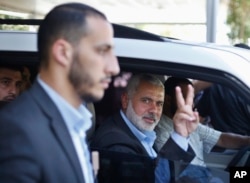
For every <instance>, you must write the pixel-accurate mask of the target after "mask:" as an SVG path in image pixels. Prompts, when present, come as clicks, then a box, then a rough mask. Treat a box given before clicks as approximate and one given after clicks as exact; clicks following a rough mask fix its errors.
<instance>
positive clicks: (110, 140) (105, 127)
mask: <svg viewBox="0 0 250 183" xmlns="http://www.w3.org/2000/svg"><path fill="white" fill-rule="evenodd" d="M91 148H93V149H108V150H111V151H117V152H123V153H128V154H136V155H142V156H144V157H145V156H148V157H149V155H148V153H147V151H146V150H145V148H144V146H143V145H142V144H141V142H140V141H139V140H138V139H137V138H136V136H135V135H134V134H133V133H132V132H131V130H130V129H129V127H128V126H127V125H126V123H125V121H124V120H123V119H122V117H121V115H120V113H117V114H115V115H113V116H112V117H110V118H109V119H108V120H106V121H104V122H103V123H102V124H101V125H100V127H99V128H98V129H97V131H96V133H95V136H94V137H93V140H92V143H91ZM158 155H159V156H158V157H161V158H165V159H169V160H178V161H183V162H190V161H191V160H192V159H193V158H194V151H193V150H192V149H191V148H189V150H188V152H185V151H184V150H182V149H181V148H180V147H179V146H178V145H177V144H176V143H175V142H174V141H173V140H172V139H171V138H170V139H169V140H168V141H167V142H166V144H165V145H164V146H163V148H162V149H161V150H160V152H158ZM149 158H150V157H149ZM112 159H113V157H111V161H112ZM120 159H121V161H123V160H122V157H120ZM150 159H151V158H150ZM115 161H117V159H115ZM144 161H145V159H144V160H143V161H142V164H144ZM145 162H146V161H145ZM123 164H126V162H125V163H123ZM101 166H102V165H101ZM145 166H147V165H146V164H145ZM145 166H141V167H145ZM170 166H172V165H170ZM118 168H119V167H118ZM151 171H152V172H151V173H150V172H149V174H151V175H152V174H153V172H154V171H155V166H154V167H153V168H152V170H151ZM170 173H171V174H172V176H174V172H170ZM117 179H118V178H117ZM104 182H105V181H104ZM149 182H150V181H149ZM151 182H154V181H151Z"/></svg>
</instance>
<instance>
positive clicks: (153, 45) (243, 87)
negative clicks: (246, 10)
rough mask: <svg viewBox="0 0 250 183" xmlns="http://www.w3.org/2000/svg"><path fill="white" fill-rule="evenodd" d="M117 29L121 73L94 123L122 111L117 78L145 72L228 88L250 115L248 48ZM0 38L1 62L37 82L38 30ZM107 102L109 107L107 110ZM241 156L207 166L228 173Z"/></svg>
mask: <svg viewBox="0 0 250 183" xmlns="http://www.w3.org/2000/svg"><path fill="white" fill-rule="evenodd" d="M114 28H115V53H116V55H117V57H118V60H119V63H120V67H121V73H120V75H119V76H117V77H116V78H114V82H113V85H112V87H110V89H109V90H108V91H107V92H106V94H105V96H104V98H103V100H102V101H101V102H98V103H96V104H95V110H96V125H99V124H100V123H101V120H103V119H104V118H105V117H107V116H109V115H111V114H113V113H114V111H115V110H117V109H118V108H119V105H118V103H119V102H118V100H119V98H117V97H114V95H115V93H116V91H118V92H119V90H121V89H122V87H124V86H123V85H120V83H119V80H121V79H124V78H125V77H123V76H125V75H126V74H127V73H129V74H133V73H141V72H144V73H151V74H156V75H158V76H160V77H161V78H163V79H164V78H166V77H167V76H176V77H184V78H189V79H192V80H203V81H207V82H211V83H214V84H219V85H222V86H225V87H227V88H229V89H231V90H232V91H234V92H235V94H236V95H237V96H239V97H241V98H242V99H243V100H244V101H245V102H246V103H248V113H249V114H248V115H249V116H250V75H249V72H250V50H247V49H242V48H236V47H233V46H222V45H216V44H211V43H193V42H187V41H182V40H177V39H171V38H164V37H161V36H158V35H154V34H151V33H147V32H143V31H140V30H136V29H132V28H129V27H125V26H121V25H114ZM0 40H1V41H0V63H4V62H9V63H11V64H14V65H15V64H16V65H24V66H27V67H28V68H29V69H30V71H31V80H32V81H33V79H34V78H35V76H36V73H37V70H38V65H39V61H38V56H37V46H36V32H20V31H0ZM125 80H126V78H125ZM107 100H108V101H109V105H110V106H109V107H105V105H107V104H106V101H107ZM27 107H28V106H27ZM249 127H250V119H249ZM249 133H250V132H249ZM239 152H242V150H241V151H238V150H220V151H213V152H211V153H210V154H208V155H206V163H207V166H208V167H210V168H216V169H219V170H224V169H226V168H227V166H228V165H229V164H230V162H231V161H232V159H233V158H234V157H235V156H236V155H237V153H239ZM241 155H242V156H241V158H236V159H235V161H234V162H233V164H230V165H232V166H245V165H246V161H247V159H248V156H249V152H248V151H247V150H244V151H243V152H242V154H241ZM231 163H232V162H231ZM138 182H147V181H145V180H142V181H140V180H138V181H137V183H138Z"/></svg>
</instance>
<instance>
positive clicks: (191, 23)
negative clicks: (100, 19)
mask: <svg viewBox="0 0 250 183" xmlns="http://www.w3.org/2000/svg"><path fill="white" fill-rule="evenodd" d="M64 2H70V1H69V0H0V18H1V19H6V18H14V19H17V18H19V19H20V18H21V19H41V18H43V17H44V15H45V14H46V13H47V12H48V11H49V10H50V9H51V8H53V7H54V6H56V5H58V4H61V3H64ZM74 2H83V3H86V4H89V5H91V6H94V7H95V8H97V9H99V10H101V11H102V12H104V13H105V14H106V16H107V17H108V19H109V20H110V21H111V22H112V23H118V24H123V25H127V26H131V27H135V28H138V29H142V30H145V31H148V32H151V33H155V34H158V35H161V36H166V37H173V38H178V39H183V40H188V41H196V42H215V43H217V44H224V45H233V44H235V43H238V42H242V43H246V44H248V45H249V41H250V39H249V38H250V0H75V1H74ZM0 29H2V30H4V29H8V30H17V29H18V30H29V31H35V30H36V27H30V26H27V25H18V26H13V25H3V24H1V25H0Z"/></svg>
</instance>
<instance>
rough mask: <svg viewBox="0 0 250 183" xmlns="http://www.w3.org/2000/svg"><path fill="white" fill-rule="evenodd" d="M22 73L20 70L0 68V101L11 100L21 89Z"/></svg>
mask: <svg viewBox="0 0 250 183" xmlns="http://www.w3.org/2000/svg"><path fill="white" fill-rule="evenodd" d="M21 88H22V75H21V72H20V71H15V70H11V69H8V68H0V101H12V100H14V99H15V98H16V97H17V96H18V95H19V94H20V91H21Z"/></svg>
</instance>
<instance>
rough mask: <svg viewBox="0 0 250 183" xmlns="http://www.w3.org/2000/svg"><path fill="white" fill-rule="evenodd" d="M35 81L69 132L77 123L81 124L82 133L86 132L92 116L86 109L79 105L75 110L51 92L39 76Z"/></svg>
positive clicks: (54, 92)
mask: <svg viewBox="0 0 250 183" xmlns="http://www.w3.org/2000/svg"><path fill="white" fill-rule="evenodd" d="M37 80H38V83H39V84H40V85H41V86H42V88H43V89H44V90H45V91H46V93H47V94H48V95H49V97H50V98H51V100H52V101H53V102H54V103H55V105H56V106H57V108H58V110H59V112H60V114H61V115H62V117H63V119H64V121H65V123H66V125H67V128H68V129H69V130H74V126H75V125H76V123H78V122H79V121H81V122H82V123H83V124H82V127H83V129H84V131H87V130H88V129H89V128H90V127H91V123H92V121H91V117H92V114H91V113H90V112H89V111H88V109H87V108H86V107H85V106H84V105H83V104H81V105H80V106H79V108H78V109H75V108H74V107H73V106H72V105H70V104H69V103H68V102H67V101H66V100H65V99H64V98H63V97H61V96H60V95H59V94H58V93H57V92H56V91H55V90H53V89H52V88H51V87H50V86H49V85H47V84H46V83H45V82H44V81H42V80H41V78H40V77H39V76H38V77H37Z"/></svg>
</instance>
